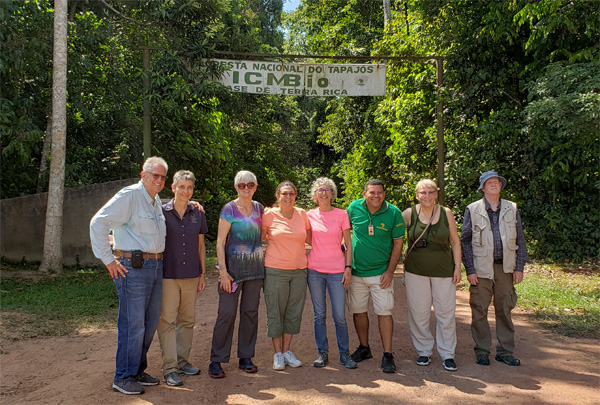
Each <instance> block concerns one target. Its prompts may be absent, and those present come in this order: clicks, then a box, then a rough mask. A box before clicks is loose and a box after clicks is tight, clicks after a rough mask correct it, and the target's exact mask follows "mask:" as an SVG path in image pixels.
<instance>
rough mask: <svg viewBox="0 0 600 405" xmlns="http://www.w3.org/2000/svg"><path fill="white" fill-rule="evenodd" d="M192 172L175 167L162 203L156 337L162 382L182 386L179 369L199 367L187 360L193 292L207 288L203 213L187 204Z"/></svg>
mask: <svg viewBox="0 0 600 405" xmlns="http://www.w3.org/2000/svg"><path fill="white" fill-rule="evenodd" d="M195 181H196V178H195V177H194V174H193V173H192V172H190V171H187V170H180V171H178V172H177V173H175V176H174V177H173V184H172V185H171V189H172V190H173V193H174V194H175V198H173V199H172V200H171V201H169V202H168V203H166V204H165V205H163V213H164V215H165V221H166V224H167V239H166V244H165V252H164V255H163V287H162V303H161V311H160V320H159V322H158V328H157V332H158V339H159V341H160V348H161V350H162V359H163V367H162V371H163V381H164V382H165V383H166V384H167V385H171V386H178V385H183V381H182V380H181V377H179V374H186V375H195V374H198V373H199V372H200V369H199V368H197V367H194V366H193V365H192V364H190V362H189V361H188V359H189V355H190V350H191V348H192V337H193V335H194V324H195V321H196V313H195V308H196V295H197V294H199V293H201V292H202V291H203V290H204V288H205V287H206V281H205V279H204V277H205V272H204V270H205V258H206V249H205V247H204V234H206V233H207V232H208V227H207V225H206V217H205V215H204V213H203V212H201V211H199V210H198V208H196V207H195V206H193V205H192V204H191V203H190V198H191V197H192V194H193V193H194V182H195Z"/></svg>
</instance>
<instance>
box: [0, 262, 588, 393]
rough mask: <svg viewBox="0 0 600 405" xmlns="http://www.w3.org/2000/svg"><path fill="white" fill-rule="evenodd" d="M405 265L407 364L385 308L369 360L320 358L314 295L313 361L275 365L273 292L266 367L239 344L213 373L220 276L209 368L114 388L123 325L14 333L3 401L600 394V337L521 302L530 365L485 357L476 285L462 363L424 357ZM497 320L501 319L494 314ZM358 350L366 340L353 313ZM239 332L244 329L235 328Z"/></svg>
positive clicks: (205, 332) (210, 306)
mask: <svg viewBox="0 0 600 405" xmlns="http://www.w3.org/2000/svg"><path fill="white" fill-rule="evenodd" d="M400 277H401V274H400V273H398V274H396V281H395V294H396V308H395V312H394V328H395V331H394V343H393V345H394V352H395V357H396V364H397V366H398V371H397V372H396V373H395V374H384V373H382V372H381V369H380V359H381V355H382V353H381V345H380V343H379V336H378V332H377V324H376V322H373V321H375V317H373V316H371V346H372V349H373V355H374V358H373V359H370V360H366V361H364V362H361V363H359V367H358V369H356V370H347V369H344V368H342V367H341V366H339V365H338V364H337V360H338V356H337V350H331V352H330V353H331V357H330V361H331V363H330V364H329V366H327V367H325V368H323V369H316V368H314V367H312V361H313V360H314V358H315V355H316V349H315V343H314V338H313V328H312V305H311V303H310V299H307V302H306V307H305V310H304V319H303V321H302V329H301V332H300V334H299V335H298V336H296V337H295V338H294V341H293V342H292V350H293V351H294V352H295V353H296V355H297V357H298V358H299V359H300V360H302V361H303V362H304V366H303V367H301V368H298V369H290V368H287V369H286V370H285V371H279V372H278V371H274V370H273V369H272V368H271V364H272V358H273V354H272V346H271V341H270V339H268V338H267V337H266V332H265V328H266V326H265V312H264V302H262V301H261V312H260V320H259V332H258V336H259V338H258V343H257V347H256V356H255V357H254V362H255V363H256V364H257V365H258V367H259V372H258V373H256V374H245V373H244V372H242V370H239V369H238V368H237V356H236V352H235V350H236V344H235V337H234V347H233V353H232V362H231V363H229V364H224V365H223V366H224V370H225V373H226V376H225V378H224V379H221V380H213V379H211V378H209V377H208V373H207V368H208V361H209V356H210V341H211V339H212V328H213V325H214V322H215V317H216V306H217V285H216V280H215V277H211V280H209V285H208V287H207V289H206V290H205V291H204V292H203V293H202V294H201V295H200V296H199V297H198V301H197V304H196V305H197V324H196V328H195V330H196V332H195V336H194V347H193V349H192V355H191V361H192V363H194V364H195V365H197V366H199V367H201V368H202V372H201V374H200V375H199V376H184V377H183V378H184V383H185V385H184V386H183V387H177V388H175V387H168V386H166V385H165V384H161V385H159V386H156V387H148V388H147V389H146V392H145V393H144V394H143V395H137V396H125V395H122V394H119V393H115V392H113V391H112V390H111V381H112V375H113V372H114V357H115V351H116V342H117V331H116V328H113V329H108V330H98V331H82V332H81V333H79V334H78V335H75V336H68V337H60V338H46V339H32V340H26V341H20V342H16V343H12V344H11V345H9V346H8V347H5V350H6V351H7V353H5V354H2V355H0V361H1V363H0V368H1V370H0V371H1V373H0V376H1V381H0V390H1V396H0V402H2V403H6V404H24V403H44V404H82V403H88V404H108V403H123V404H171V403H173V404H174V403H179V404H187V403H211V404H251V403H257V402H268V403H272V404H284V403H285V404H304V403H312V404H347V403H353V404H356V403H360V404H363V403H365V404H366V403H439V402H441V403H501V402H510V403H518V404H523V403H553V404H569V403H578V404H584V403H596V404H597V403H600V345H599V342H598V340H595V339H574V338H566V337H562V336H559V335H556V334H554V333H552V332H549V331H546V330H543V329H541V328H540V327H538V326H537V325H535V324H534V323H532V322H531V319H530V318H529V317H528V316H527V315H525V314H523V313H519V312H518V311H516V312H515V315H514V320H515V324H516V328H517V335H516V336H517V341H516V346H517V348H516V352H515V355H516V356H517V357H519V358H520V359H521V361H522V366H521V367H510V366H507V365H505V364H501V363H498V362H496V361H494V360H493V358H492V364H491V365H490V366H488V367H486V366H479V365H477V364H475V361H474V355H473V349H472V345H473V342H472V339H471V333H470V326H469V325H470V309H469V305H468V292H467V291H459V292H458V296H457V333H458V346H457V352H456V362H457V364H458V371H456V372H449V371H445V370H444V369H443V368H442V366H441V360H440V358H439V357H438V356H437V355H435V354H434V357H433V359H432V363H431V364H430V365H429V366H428V367H420V366H417V365H416V364H415V359H416V357H417V356H416V354H415V352H414V349H413V346H412V343H411V341H410V336H409V333H408V327H407V315H406V296H405V291H404V287H403V286H402V283H401V282H400ZM490 320H491V321H492V326H493V319H490ZM348 325H349V329H350V345H351V350H353V349H354V348H355V346H356V345H357V344H358V341H357V338H356V334H355V332H354V329H353V326H352V322H351V317H348ZM234 336H235V335H234ZM328 336H329V341H330V347H331V348H335V347H337V346H336V342H335V333H334V330H333V321H331V320H330V321H329V322H328ZM149 363H150V366H149V369H148V370H147V371H148V372H149V373H150V374H152V375H154V376H160V374H161V371H160V366H161V365H160V348H159V344H158V341H157V339H156V337H155V341H154V343H153V344H152V347H151V348H150V352H149Z"/></svg>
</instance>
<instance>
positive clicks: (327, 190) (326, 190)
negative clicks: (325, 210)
mask: <svg viewBox="0 0 600 405" xmlns="http://www.w3.org/2000/svg"><path fill="white" fill-rule="evenodd" d="M317 191H318V192H319V193H329V192H330V191H332V190H331V189H330V188H320V189H318V190H317Z"/></svg>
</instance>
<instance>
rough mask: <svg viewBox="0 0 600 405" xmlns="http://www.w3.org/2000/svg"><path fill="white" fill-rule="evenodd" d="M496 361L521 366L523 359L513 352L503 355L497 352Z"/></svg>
mask: <svg viewBox="0 0 600 405" xmlns="http://www.w3.org/2000/svg"><path fill="white" fill-rule="evenodd" d="M496 361H499V362H501V363H505V364H508V365H509V366H520V365H521V360H519V359H517V358H516V357H515V356H513V355H512V354H505V355H503V356H500V355H498V354H497V355H496Z"/></svg>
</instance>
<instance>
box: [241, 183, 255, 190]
mask: <svg viewBox="0 0 600 405" xmlns="http://www.w3.org/2000/svg"><path fill="white" fill-rule="evenodd" d="M254 187H256V183H252V182H250V183H238V185H237V188H239V189H240V190H243V189H245V188H248V190H252V189H253V188H254Z"/></svg>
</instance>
